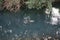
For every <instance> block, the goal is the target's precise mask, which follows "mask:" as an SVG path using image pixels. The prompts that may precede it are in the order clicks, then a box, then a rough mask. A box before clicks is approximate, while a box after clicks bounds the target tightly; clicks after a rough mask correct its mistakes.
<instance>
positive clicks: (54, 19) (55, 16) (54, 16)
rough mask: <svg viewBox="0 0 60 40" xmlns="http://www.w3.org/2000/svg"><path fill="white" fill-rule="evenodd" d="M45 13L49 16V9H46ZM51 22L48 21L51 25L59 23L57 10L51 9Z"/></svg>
mask: <svg viewBox="0 0 60 40" xmlns="http://www.w3.org/2000/svg"><path fill="white" fill-rule="evenodd" d="M45 13H46V14H47V15H49V13H50V11H49V9H46V11H45ZM51 15H52V16H51V18H50V19H51V20H50V24H52V25H57V24H58V23H60V13H59V9H58V8H55V7H52V12H51Z"/></svg>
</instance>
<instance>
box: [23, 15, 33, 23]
mask: <svg viewBox="0 0 60 40" xmlns="http://www.w3.org/2000/svg"><path fill="white" fill-rule="evenodd" d="M32 22H34V20H31V18H30V16H27V17H24V24H27V23H32Z"/></svg>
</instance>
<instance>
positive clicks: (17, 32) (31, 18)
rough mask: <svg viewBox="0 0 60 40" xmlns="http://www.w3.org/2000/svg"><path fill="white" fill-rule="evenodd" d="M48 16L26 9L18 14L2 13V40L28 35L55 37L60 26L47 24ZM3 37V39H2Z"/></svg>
mask: <svg viewBox="0 0 60 40" xmlns="http://www.w3.org/2000/svg"><path fill="white" fill-rule="evenodd" d="M47 21H48V20H47V18H46V14H44V11H43V10H41V11H39V10H35V9H32V10H29V9H24V10H21V11H20V12H17V13H10V12H1V13H0V35H1V36H0V39H1V40H8V39H11V38H12V37H19V36H21V37H24V36H26V35H27V34H28V35H30V36H31V35H33V34H35V33H36V34H39V35H40V36H42V35H43V33H44V34H45V35H47V34H49V35H53V36H54V35H55V32H56V31H57V30H58V29H59V26H60V25H51V24H48V23H47ZM1 37H2V38H1Z"/></svg>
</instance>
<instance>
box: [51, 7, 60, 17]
mask: <svg viewBox="0 0 60 40" xmlns="http://www.w3.org/2000/svg"><path fill="white" fill-rule="evenodd" d="M52 16H55V17H59V16H60V13H59V9H58V8H54V7H53V8H52Z"/></svg>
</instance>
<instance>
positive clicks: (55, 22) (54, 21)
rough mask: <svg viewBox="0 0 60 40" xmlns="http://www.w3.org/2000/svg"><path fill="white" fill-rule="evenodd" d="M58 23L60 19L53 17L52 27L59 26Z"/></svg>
mask: <svg viewBox="0 0 60 40" xmlns="http://www.w3.org/2000/svg"><path fill="white" fill-rule="evenodd" d="M57 23H58V19H57V18H56V17H52V18H51V24H52V25H57Z"/></svg>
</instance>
